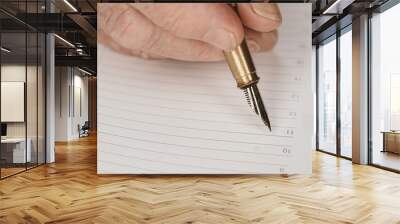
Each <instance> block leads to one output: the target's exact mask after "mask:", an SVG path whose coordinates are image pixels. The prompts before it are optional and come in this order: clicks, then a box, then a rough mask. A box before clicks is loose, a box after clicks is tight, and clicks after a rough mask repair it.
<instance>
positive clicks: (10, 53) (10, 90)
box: [0, 32, 31, 177]
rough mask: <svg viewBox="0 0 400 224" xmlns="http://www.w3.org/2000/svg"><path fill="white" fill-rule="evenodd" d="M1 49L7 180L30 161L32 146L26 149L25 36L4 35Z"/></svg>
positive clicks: (3, 158) (4, 171) (3, 155)
mask: <svg viewBox="0 0 400 224" xmlns="http://www.w3.org/2000/svg"><path fill="white" fill-rule="evenodd" d="M1 46H2V49H3V50H2V52H1V78H0V80H1V87H0V89H1V106H0V111H1V129H2V130H1V131H2V133H1V145H0V150H1V161H2V163H1V164H2V165H1V176H2V177H7V176H10V175H13V174H15V173H18V172H21V171H24V170H25V169H26V163H27V162H30V161H31V160H30V159H31V151H30V150H29V145H28V150H26V149H27V144H26V143H27V142H26V127H27V126H26V105H25V103H26V101H25V99H26V74H27V66H26V58H27V52H26V33H25V32H15V33H2V34H1ZM4 49H7V50H4Z"/></svg>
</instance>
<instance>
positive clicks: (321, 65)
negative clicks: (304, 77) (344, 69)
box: [317, 39, 336, 153]
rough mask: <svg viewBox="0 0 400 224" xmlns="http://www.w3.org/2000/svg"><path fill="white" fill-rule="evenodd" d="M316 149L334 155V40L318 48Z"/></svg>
mask: <svg viewBox="0 0 400 224" xmlns="http://www.w3.org/2000/svg"><path fill="white" fill-rule="evenodd" d="M317 63H318V149H319V150H322V151H326V152H330V153H336V39H333V40H331V41H329V42H327V43H325V44H323V45H320V46H319V48H318V62H317Z"/></svg>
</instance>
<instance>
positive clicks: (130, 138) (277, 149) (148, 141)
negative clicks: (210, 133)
mask: <svg viewBox="0 0 400 224" xmlns="http://www.w3.org/2000/svg"><path fill="white" fill-rule="evenodd" d="M99 135H100V136H101V137H102V138H106V136H112V137H115V138H123V139H126V140H130V141H139V142H145V143H147V144H150V145H151V144H158V145H161V146H163V145H165V146H173V147H178V148H192V149H199V150H206V151H210V152H213V151H219V152H233V153H242V154H249V153H250V154H255V155H266V156H277V157H279V156H280V155H282V154H285V151H287V150H290V149H291V146H289V145H287V146H285V145H282V146H279V147H275V148H273V147H272V148H268V150H274V151H277V152H281V153H271V152H264V151H265V150H264V151H261V150H254V149H256V148H253V149H252V150H249V151H246V150H232V149H223V148H212V147H204V146H192V145H182V144H175V143H169V142H165V141H164V142H162V141H156V140H147V139H142V138H135V137H130V136H123V135H118V134H115V133H111V132H107V131H99ZM102 141H103V140H99V142H102Z"/></svg>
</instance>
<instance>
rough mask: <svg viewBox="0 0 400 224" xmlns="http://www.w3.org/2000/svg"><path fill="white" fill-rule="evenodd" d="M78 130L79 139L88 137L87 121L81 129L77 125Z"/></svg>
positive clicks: (88, 127)
mask: <svg viewBox="0 0 400 224" xmlns="http://www.w3.org/2000/svg"><path fill="white" fill-rule="evenodd" d="M78 129H79V138H81V137H87V136H89V129H90V125H89V121H85V123H84V124H83V125H82V127H80V125H78Z"/></svg>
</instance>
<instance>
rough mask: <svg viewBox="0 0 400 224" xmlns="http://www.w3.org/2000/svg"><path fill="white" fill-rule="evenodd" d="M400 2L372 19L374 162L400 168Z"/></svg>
mask: <svg viewBox="0 0 400 224" xmlns="http://www.w3.org/2000/svg"><path fill="white" fill-rule="evenodd" d="M399 21H400V4H398V5H396V6H394V7H392V8H390V9H388V10H386V11H384V12H383V13H380V14H376V15H374V16H373V17H372V19H371V33H372V37H371V39H372V49H371V50H372V55H371V56H372V73H371V102H370V103H371V110H372V111H370V113H371V114H370V116H371V122H372V123H371V130H370V132H371V140H372V150H371V154H370V157H371V158H370V160H371V162H372V164H374V165H378V166H382V167H385V168H389V169H393V170H397V171H400V63H399V56H398V55H399V52H400V42H399V40H400V32H399V31H398V29H396V28H395V27H398V22H399Z"/></svg>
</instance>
